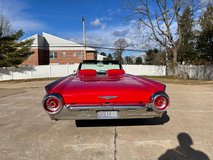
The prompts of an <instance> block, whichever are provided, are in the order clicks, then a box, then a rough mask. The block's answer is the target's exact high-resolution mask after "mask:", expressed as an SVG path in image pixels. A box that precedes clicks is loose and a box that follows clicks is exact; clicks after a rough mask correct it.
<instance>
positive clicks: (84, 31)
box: [82, 16, 87, 60]
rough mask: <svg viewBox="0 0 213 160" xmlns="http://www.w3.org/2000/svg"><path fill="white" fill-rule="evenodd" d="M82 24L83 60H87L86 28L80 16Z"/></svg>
mask: <svg viewBox="0 0 213 160" xmlns="http://www.w3.org/2000/svg"><path fill="white" fill-rule="evenodd" d="M82 24H83V44H84V60H86V59H87V53H86V26H85V23H84V16H82Z"/></svg>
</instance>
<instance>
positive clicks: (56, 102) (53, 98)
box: [43, 94, 64, 114]
mask: <svg viewBox="0 0 213 160" xmlns="http://www.w3.org/2000/svg"><path fill="white" fill-rule="evenodd" d="M63 104H64V102H63V98H62V97H61V96H60V95H59V94H49V95H46V96H45V97H44V99H43V107H44V109H45V111H46V112H47V113H49V114H56V113H58V112H59V111H60V110H61V109H62V107H63Z"/></svg>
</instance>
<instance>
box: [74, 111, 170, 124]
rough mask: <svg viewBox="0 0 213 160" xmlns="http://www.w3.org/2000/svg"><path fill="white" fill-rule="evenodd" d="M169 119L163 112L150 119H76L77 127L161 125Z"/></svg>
mask: <svg viewBox="0 0 213 160" xmlns="http://www.w3.org/2000/svg"><path fill="white" fill-rule="evenodd" d="M168 121H169V116H168V115H167V113H166V112H165V113H164V114H163V115H162V117H161V118H150V119H110V120H76V121H75V123H76V126H77V127H103V126H139V125H162V124H164V123H167V122H168Z"/></svg>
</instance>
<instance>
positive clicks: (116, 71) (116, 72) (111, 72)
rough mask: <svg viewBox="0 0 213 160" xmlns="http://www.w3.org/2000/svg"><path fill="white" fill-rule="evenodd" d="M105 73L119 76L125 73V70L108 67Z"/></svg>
mask: <svg viewBox="0 0 213 160" xmlns="http://www.w3.org/2000/svg"><path fill="white" fill-rule="evenodd" d="M106 74H107V75H108V76H119V75H123V74H125V71H124V70H123V69H109V70H108V71H107V72H106Z"/></svg>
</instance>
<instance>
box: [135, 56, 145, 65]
mask: <svg viewBox="0 0 213 160" xmlns="http://www.w3.org/2000/svg"><path fill="white" fill-rule="evenodd" d="M142 63H143V61H142V58H141V57H136V60H135V64H142Z"/></svg>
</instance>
